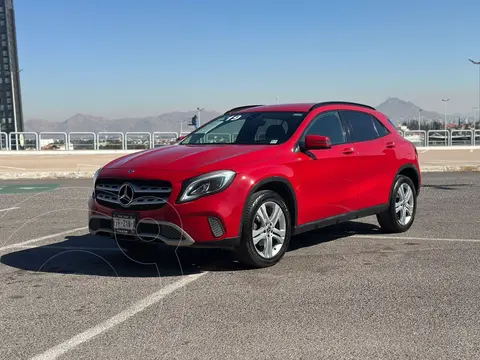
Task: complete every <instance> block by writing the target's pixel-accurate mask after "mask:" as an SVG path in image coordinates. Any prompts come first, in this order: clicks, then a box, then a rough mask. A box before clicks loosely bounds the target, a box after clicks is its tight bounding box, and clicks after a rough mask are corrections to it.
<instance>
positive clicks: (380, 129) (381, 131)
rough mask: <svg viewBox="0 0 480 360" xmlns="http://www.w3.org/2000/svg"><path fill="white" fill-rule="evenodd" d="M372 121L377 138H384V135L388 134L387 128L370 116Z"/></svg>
mask: <svg viewBox="0 0 480 360" xmlns="http://www.w3.org/2000/svg"><path fill="white" fill-rule="evenodd" d="M370 116H371V115H370ZM372 119H373V124H374V126H375V128H376V129H377V132H378V136H379V137H382V136H386V135H388V134H390V131H388V129H387V127H386V126H385V125H383V124H382V122H381V121H380V120H378V119H377V118H376V117H375V116H372Z"/></svg>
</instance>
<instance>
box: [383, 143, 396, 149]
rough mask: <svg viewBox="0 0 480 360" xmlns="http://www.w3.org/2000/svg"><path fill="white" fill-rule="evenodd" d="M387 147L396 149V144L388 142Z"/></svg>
mask: <svg viewBox="0 0 480 360" xmlns="http://www.w3.org/2000/svg"><path fill="white" fill-rule="evenodd" d="M385 147H387V148H388V149H391V148H394V147H395V142H394V141H390V142H387V144H386V145H385Z"/></svg>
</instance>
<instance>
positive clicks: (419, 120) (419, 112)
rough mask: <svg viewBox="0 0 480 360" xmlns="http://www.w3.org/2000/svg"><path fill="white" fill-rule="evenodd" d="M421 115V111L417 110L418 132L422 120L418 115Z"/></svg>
mask: <svg viewBox="0 0 480 360" xmlns="http://www.w3.org/2000/svg"><path fill="white" fill-rule="evenodd" d="M421 113H422V109H418V131H420V130H421V129H420V122H421V121H422V118H421V116H420V114H421Z"/></svg>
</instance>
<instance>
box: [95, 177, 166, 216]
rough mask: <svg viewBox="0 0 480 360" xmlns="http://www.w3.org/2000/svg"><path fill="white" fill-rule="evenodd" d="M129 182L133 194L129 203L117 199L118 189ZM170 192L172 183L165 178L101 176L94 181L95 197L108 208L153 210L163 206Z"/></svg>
mask: <svg viewBox="0 0 480 360" xmlns="http://www.w3.org/2000/svg"><path fill="white" fill-rule="evenodd" d="M125 184H129V185H130V186H131V188H132V189H133V196H131V199H130V198H128V200H131V202H130V203H129V204H126V201H123V204H122V202H121V201H120V199H119V195H120V189H121V188H122V186H123V185H125ZM171 192H172V184H171V183H170V182H168V181H165V180H140V179H109V178H101V179H97V181H96V182H95V199H96V200H97V202H98V203H99V204H100V205H102V206H105V207H108V208H110V209H128V210H155V209H160V208H161V207H163V206H164V205H165V204H166V203H167V201H168V198H169V196H170V193H171Z"/></svg>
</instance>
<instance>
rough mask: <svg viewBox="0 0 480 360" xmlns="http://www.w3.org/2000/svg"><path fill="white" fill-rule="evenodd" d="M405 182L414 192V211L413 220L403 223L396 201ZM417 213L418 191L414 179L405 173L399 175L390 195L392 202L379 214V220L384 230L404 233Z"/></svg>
mask: <svg viewBox="0 0 480 360" xmlns="http://www.w3.org/2000/svg"><path fill="white" fill-rule="evenodd" d="M403 184H407V185H408V186H409V187H410V188H411V189H412V192H413V211H412V215H411V216H412V217H411V220H410V221H409V222H408V223H407V224H406V225H403V224H401V223H400V222H399V220H398V218H397V214H396V213H395V201H396V197H397V192H398V189H399V187H400V186H402V185H403ZM416 213H417V191H416V189H415V185H414V184H413V181H412V180H411V179H410V178H409V177H407V176H405V175H398V176H397V177H396V178H395V182H394V185H393V189H392V193H391V195H390V204H389V207H388V209H387V210H386V211H384V212H382V213H379V214H377V221H378V223H379V225H380V227H381V228H382V230H383V231H385V232H387V233H403V232H406V231H407V230H408V229H410V227H411V226H412V225H413V223H414V221H415V215H416Z"/></svg>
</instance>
